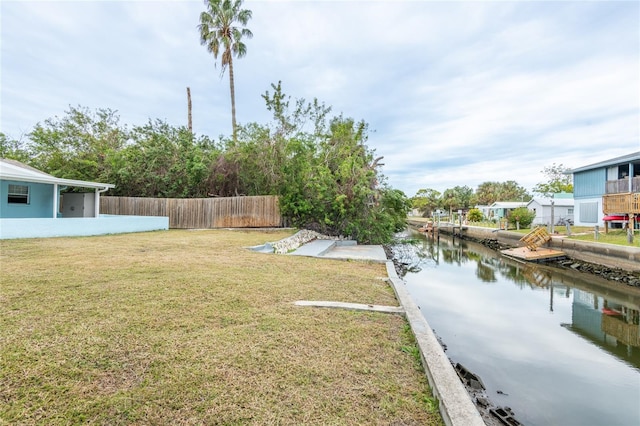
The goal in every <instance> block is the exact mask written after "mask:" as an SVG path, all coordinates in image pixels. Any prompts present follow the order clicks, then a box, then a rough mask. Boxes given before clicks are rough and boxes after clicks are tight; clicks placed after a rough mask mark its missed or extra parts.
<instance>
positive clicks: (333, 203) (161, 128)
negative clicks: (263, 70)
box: [0, 83, 410, 243]
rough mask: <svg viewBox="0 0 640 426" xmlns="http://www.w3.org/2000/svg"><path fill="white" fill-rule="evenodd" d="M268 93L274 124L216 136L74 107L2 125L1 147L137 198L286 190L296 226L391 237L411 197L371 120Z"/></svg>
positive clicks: (367, 238)
mask: <svg viewBox="0 0 640 426" xmlns="http://www.w3.org/2000/svg"><path fill="white" fill-rule="evenodd" d="M272 89H273V90H272V91H271V92H270V91H266V92H265V93H264V94H263V95H262V98H263V99H264V101H265V105H266V108H267V109H268V110H269V111H270V112H271V113H272V114H273V120H272V121H271V122H269V123H267V124H259V123H249V124H246V125H237V134H236V137H235V138H234V137H231V138H225V137H220V139H219V140H217V141H216V140H212V139H211V138H209V137H207V136H203V135H196V134H194V133H192V132H191V131H190V130H189V129H188V128H187V127H184V126H173V125H170V124H168V123H167V122H165V121H162V120H158V119H156V120H151V119H150V120H149V121H148V122H147V123H146V124H144V125H138V126H133V127H131V128H129V127H128V126H126V125H123V124H121V123H120V118H119V116H118V114H117V112H116V111H113V110H110V109H97V110H95V111H91V110H90V109H88V108H86V107H69V109H68V111H66V113H65V115H64V116H62V117H53V118H49V119H47V120H45V121H44V122H43V123H38V124H37V125H35V127H34V128H33V130H32V131H31V132H29V133H28V134H27V135H26V137H24V138H22V139H21V140H14V139H11V138H8V137H7V136H6V135H4V134H2V133H0V156H2V157H4V158H12V159H16V160H19V161H21V162H23V163H25V164H27V165H29V166H32V167H35V168H37V169H39V170H42V171H44V172H47V173H50V174H52V175H54V176H56V177H60V178H66V179H76V180H87V181H99V182H104V183H112V184H115V185H116V187H115V188H114V189H112V190H110V192H109V193H108V195H115V196H135V197H169V198H193V197H225V196H242V195H247V196H248V195H278V196H279V197H280V210H281V213H282V214H283V216H284V217H286V218H288V220H289V221H290V223H291V225H293V226H297V227H304V228H308V229H313V230H317V231H319V232H322V233H325V234H330V235H343V236H345V237H347V236H348V237H351V238H355V239H357V240H358V241H360V242H363V243H385V242H389V241H391V239H392V237H393V234H394V233H395V232H396V231H398V230H400V229H402V228H403V227H404V219H405V218H406V213H407V211H408V209H409V208H410V202H409V200H408V198H407V197H406V196H405V194H404V193H403V192H402V191H399V190H397V189H393V188H391V187H390V186H389V185H387V184H386V182H385V177H384V175H383V174H382V172H381V171H380V165H381V164H380V163H379V161H380V159H381V157H378V158H376V157H375V155H374V154H375V152H374V150H372V149H370V148H369V147H367V145H366V142H367V139H368V125H367V123H365V122H364V121H355V120H354V119H352V118H347V117H344V116H343V115H337V116H331V115H330V113H331V108H330V107H327V106H325V105H324V104H323V103H321V102H319V101H318V100H317V99H314V100H313V101H311V102H307V101H306V100H304V99H297V100H295V101H292V100H291V98H290V97H289V96H287V95H285V94H284V93H283V91H282V87H281V84H280V83H278V84H277V85H275V84H272Z"/></svg>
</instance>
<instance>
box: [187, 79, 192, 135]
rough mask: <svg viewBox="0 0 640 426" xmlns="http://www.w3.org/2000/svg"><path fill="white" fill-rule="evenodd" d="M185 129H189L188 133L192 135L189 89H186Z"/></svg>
mask: <svg viewBox="0 0 640 426" xmlns="http://www.w3.org/2000/svg"><path fill="white" fill-rule="evenodd" d="M187 111H188V115H187V127H188V128H189V132H190V133H193V122H192V121H191V89H190V88H189V87H187Z"/></svg>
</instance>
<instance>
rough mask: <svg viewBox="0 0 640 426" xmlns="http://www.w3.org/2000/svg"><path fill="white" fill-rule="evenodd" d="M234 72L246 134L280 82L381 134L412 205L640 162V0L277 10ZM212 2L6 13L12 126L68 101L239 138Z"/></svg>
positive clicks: (264, 12)
mask: <svg viewBox="0 0 640 426" xmlns="http://www.w3.org/2000/svg"><path fill="white" fill-rule="evenodd" d="M244 7H245V8H247V9H250V10H252V11H253V18H252V19H251V20H250V21H249V24H248V28H250V29H251V31H252V32H253V34H254V37H253V38H252V39H250V40H246V45H247V49H248V52H247V56H246V57H244V58H242V59H240V60H238V61H236V62H235V79H236V80H235V81H236V105H237V117H238V121H239V122H240V123H248V122H259V123H267V122H268V120H269V119H270V114H269V113H268V112H267V111H266V108H265V106H264V101H263V99H262V98H261V96H260V95H261V94H263V93H264V92H265V91H267V90H270V91H271V83H277V82H278V81H282V87H283V90H284V92H285V93H286V94H287V95H290V96H291V97H292V98H293V99H297V98H305V99H307V100H312V99H313V98H317V99H318V100H319V101H321V102H324V103H325V104H326V105H329V106H331V107H332V108H333V110H332V112H333V114H335V115H339V114H341V113H342V114H344V115H345V116H347V117H353V118H354V119H356V120H364V121H366V122H367V123H368V124H369V129H370V133H369V140H368V146H369V147H370V148H372V149H375V151H376V154H377V155H382V156H384V161H383V162H384V163H385V165H384V167H383V173H384V174H385V176H387V178H388V183H389V184H390V185H391V186H393V187H395V188H399V189H401V190H403V191H404V192H405V193H406V194H407V195H408V196H413V195H414V194H415V192H416V191H417V190H418V189H420V188H433V189H436V190H439V191H444V190H445V189H447V188H452V187H454V186H456V185H468V186H470V187H471V188H474V189H475V188H477V186H478V185H479V184H480V183H482V182H486V181H499V182H504V181H507V180H515V181H517V182H518V183H519V184H520V185H522V186H524V187H525V188H527V189H528V190H531V189H532V188H533V186H534V185H535V184H536V183H539V182H543V181H545V177H544V175H543V174H542V170H543V169H544V168H545V167H547V166H551V165H552V164H553V163H556V164H563V165H565V166H567V167H570V168H576V167H580V166H584V165H588V164H591V163H594V162H598V161H601V160H606V159H609V158H613V157H617V156H620V155H625V154H628V153H631V152H635V151H640V2H637V1H633V0H632V1H577V2H566V1H527V2H523V1H466V2H461V1H446V2H444V1H441V2H435V1H391V0H389V1H355V0H352V1H319V0H318V1H301V0H298V1H294V0H290V1H267V0H262V1H259V0H246V1H245V3H244ZM203 10H204V4H203V2H202V1H201V0H182V1H180V0H175V1H145V0H130V1H117V0H112V1H64V2H61V1H38V2H36V1H26V0H22V1H11V0H9V1H7V0H3V1H2V2H0V14H1V30H0V32H1V34H0V36H1V37H0V40H1V41H0V43H1V58H0V59H1V75H0V83H1V91H0V95H1V98H0V103H1V110H0V113H1V114H0V131H2V132H4V133H5V134H6V135H7V136H9V137H11V138H13V139H20V138H23V137H24V135H26V134H27V133H28V132H29V131H30V130H32V129H33V126H34V125H35V124H36V123H38V122H44V120H46V119H47V118H50V117H55V116H58V117H62V116H64V114H65V111H67V110H68V109H69V106H70V105H71V106H83V107H88V108H89V109H91V110H96V109H98V108H110V109H113V110H117V111H118V114H119V116H120V118H121V123H122V124H126V125H127V126H128V127H131V126H133V125H141V124H145V123H146V122H147V121H148V120H149V119H150V118H151V119H156V118H159V119H162V120H166V121H167V122H168V123H169V124H172V125H176V126H180V125H186V121H187V108H186V87H187V86H189V87H190V88H191V93H192V98H193V122H194V123H193V125H194V131H195V132H196V133H198V134H206V135H208V136H210V137H212V138H215V139H217V138H218V136H219V135H222V134H224V135H229V134H230V133H231V118H230V110H231V108H230V95H229V82H228V77H227V75H225V76H224V77H223V78H221V77H220V68H219V66H218V68H216V67H215V65H214V64H215V62H214V59H213V56H212V55H211V54H209V53H208V52H207V50H206V49H205V48H204V47H203V46H201V45H200V42H199V35H198V31H197V25H198V22H199V14H200V12H201V11H203Z"/></svg>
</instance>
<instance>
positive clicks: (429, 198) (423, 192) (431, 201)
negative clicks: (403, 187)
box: [411, 188, 442, 215]
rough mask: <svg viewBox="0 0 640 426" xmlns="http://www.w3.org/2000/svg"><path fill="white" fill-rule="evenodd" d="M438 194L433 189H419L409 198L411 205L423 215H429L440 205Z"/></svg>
mask: <svg viewBox="0 0 640 426" xmlns="http://www.w3.org/2000/svg"><path fill="white" fill-rule="evenodd" d="M441 195H442V194H440V192H439V191H436V190H435V189H431V188H427V189H419V190H418V192H416V195H414V196H413V197H412V198H411V205H412V207H413V208H414V209H418V210H419V211H420V212H421V213H423V214H425V215H431V214H432V213H433V211H434V210H436V209H437V208H438V207H439V206H440V196H441Z"/></svg>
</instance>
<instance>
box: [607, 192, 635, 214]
mask: <svg viewBox="0 0 640 426" xmlns="http://www.w3.org/2000/svg"><path fill="white" fill-rule="evenodd" d="M602 212H603V213H604V214H613V213H621V214H640V192H636V193H633V194H631V193H628V192H627V193H626V194H608V195H604V196H603V197H602Z"/></svg>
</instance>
